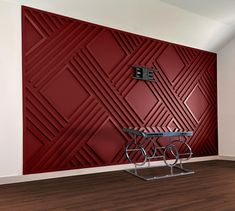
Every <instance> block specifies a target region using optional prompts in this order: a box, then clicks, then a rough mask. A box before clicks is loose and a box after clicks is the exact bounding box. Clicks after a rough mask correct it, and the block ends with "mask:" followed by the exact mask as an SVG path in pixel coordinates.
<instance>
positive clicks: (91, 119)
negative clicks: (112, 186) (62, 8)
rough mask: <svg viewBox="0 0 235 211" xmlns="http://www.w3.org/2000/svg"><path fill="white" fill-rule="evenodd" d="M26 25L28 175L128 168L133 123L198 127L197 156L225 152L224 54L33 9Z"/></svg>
mask: <svg viewBox="0 0 235 211" xmlns="http://www.w3.org/2000/svg"><path fill="white" fill-rule="evenodd" d="M22 24H23V25H22V31H23V108H24V115H23V116H24V174H30V173H39V172H50V171H58V170H66V169H77V168H86V167H94V166H103V165H114V164H123V163H127V160H126V158H125V155H124V147H125V145H126V144H127V143H128V142H129V141H130V136H129V135H127V134H125V133H123V131H122V128H123V127H128V126H130V127H143V126H149V127H150V130H151V127H155V126H158V127H168V128H169V129H172V128H182V129H185V130H192V131H194V136H193V137H191V139H190V140H189V143H190V145H191V146H192V149H193V152H194V156H208V155H216V154H217V152H218V147H217V94H216V93H217V90H216V87H217V82H216V54H214V53H210V52H205V51H202V50H197V49H193V48H189V47H185V46H181V45H176V44H172V43H168V42H164V41H160V40H155V39H151V38H147V37H143V36H139V35H135V34H131V33H127V32H123V31H118V30H115V29H111V28H107V27H103V26H99V25H95V24H91V23H86V22H83V21H79V20H75V19H71V18H67V17H63V16H60V15H56V14H52V13H48V12H44V11H40V10H36V9H32V8H28V7H22ZM132 65H141V66H146V67H154V68H156V69H157V70H158V72H157V73H156V74H155V78H156V80H157V83H152V82H146V81H139V80H135V79H132V74H133V69H132ZM162 142H163V143H162ZM162 142H161V140H160V143H162V144H161V145H164V142H165V141H164V140H162ZM146 147H147V149H148V150H149V153H151V145H149V146H146ZM136 159H141V158H140V156H139V155H138V154H137V155H136Z"/></svg>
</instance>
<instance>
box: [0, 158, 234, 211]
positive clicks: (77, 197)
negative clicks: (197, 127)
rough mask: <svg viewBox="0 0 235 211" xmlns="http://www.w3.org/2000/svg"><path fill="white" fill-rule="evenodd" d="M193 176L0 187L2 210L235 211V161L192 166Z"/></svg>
mask: <svg viewBox="0 0 235 211" xmlns="http://www.w3.org/2000/svg"><path fill="white" fill-rule="evenodd" d="M187 167H188V168H191V169H194V170H195V171H196V174H194V175H188V176H182V177H175V178H169V179H163V180H153V181H148V182H146V181H143V180H140V179H138V178H136V177H134V176H132V175H130V174H128V173H127V172H124V171H118V172H110V173H100V174H93V175H84V176H75V177H67V178H60V179H51V180H44V181H36V182H28V183H20V184H11V185H3V186H0V210H1V211H2V210H10V211H14V210H22V211H27V210H33V211H34V210H50V211H52V210H58V211H62V210H78V211H80V210H94V211H96V210H120V211H123V210H137V211H138V210H174V211H175V210H187V211H190V210H201V211H202V210H208V211H211V210H213V211H214V210H216V211H217V210H231V211H232V210H235V162H232V161H208V162H201V163H190V164H188V165H187Z"/></svg>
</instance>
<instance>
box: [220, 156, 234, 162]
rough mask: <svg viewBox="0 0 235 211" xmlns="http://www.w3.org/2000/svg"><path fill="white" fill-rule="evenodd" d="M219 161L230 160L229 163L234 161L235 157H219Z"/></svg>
mask: <svg viewBox="0 0 235 211" xmlns="http://www.w3.org/2000/svg"><path fill="white" fill-rule="evenodd" d="M219 159H220V160H231V161H235V156H228V155H220V156H219Z"/></svg>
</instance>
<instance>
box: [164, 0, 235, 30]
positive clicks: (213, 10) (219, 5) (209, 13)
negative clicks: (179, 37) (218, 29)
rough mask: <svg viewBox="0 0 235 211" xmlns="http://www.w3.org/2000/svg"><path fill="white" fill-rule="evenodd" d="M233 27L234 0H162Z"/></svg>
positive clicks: (234, 22) (234, 19) (234, 25)
mask: <svg viewBox="0 0 235 211" xmlns="http://www.w3.org/2000/svg"><path fill="white" fill-rule="evenodd" d="M162 1H163V2H165V3H168V4H171V5H174V6H176V7H179V8H181V9H184V10H187V11H189V12H193V13H196V14H198V15H201V16H204V17H207V18H210V19H214V20H216V21H219V22H221V23H225V24H227V25H230V26H233V27H234V28H235V0H162Z"/></svg>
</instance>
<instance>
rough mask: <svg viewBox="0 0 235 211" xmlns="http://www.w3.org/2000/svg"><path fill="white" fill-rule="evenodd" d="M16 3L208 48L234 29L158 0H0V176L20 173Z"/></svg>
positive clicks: (19, 102)
mask: <svg viewBox="0 0 235 211" xmlns="http://www.w3.org/2000/svg"><path fill="white" fill-rule="evenodd" d="M146 2H147V3H146ZM21 4H24V5H28V6H31V7H34V8H39V9H44V10H47V11H51V12H55V13H59V14H63V15H66V16H71V17H74V18H78V19H81V20H86V21H89V22H93V23H97V24H101V25H106V26H110V27H114V28H118V29H122V30H125V31H130V32H134V33H137V34H142V35H146V36H150V37H154V38H157V39H162V40H166V41H170V42H174V43H179V44H183V45H187V46H191V47H195V48H200V49H205V50H209V51H215V50H216V49H217V48H218V47H220V46H221V45H223V43H224V42H226V41H227V40H228V39H229V38H230V36H231V34H232V32H233V30H231V28H229V27H228V26H226V25H224V24H221V23H218V22H215V21H212V20H210V19H207V18H204V17H201V16H198V15H195V14H193V13H189V12H186V11H184V10H181V9H179V8H176V7H173V6H170V5H167V4H164V3H163V2H161V1H160V0H148V1H143V0H49V1H42V0H40V1H39V0H0V27H1V33H0V73H1V75H0V177H7V176H14V175H21V174H22V128H23V124H22V75H21V74H22V69H21V8H20V5H21ZM218 35H219V36H218ZM231 62H232V61H231ZM228 79H229V80H231V78H230V77H229V75H228ZM225 84H226V83H225ZM226 86H232V84H231V83H228V84H226ZM231 88H232V87H231ZM230 90H231V89H230ZM233 90H235V89H233ZM233 92H234V91H233ZM230 96H231V95H230ZM234 102H235V101H234ZM226 106H230V107H229V109H230V110H231V111H233V109H232V108H235V107H232V106H233V104H231V105H226ZM234 115H235V114H234ZM230 117H231V113H229V116H228V118H230ZM232 119H233V118H231V121H232Z"/></svg>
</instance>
